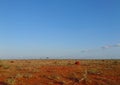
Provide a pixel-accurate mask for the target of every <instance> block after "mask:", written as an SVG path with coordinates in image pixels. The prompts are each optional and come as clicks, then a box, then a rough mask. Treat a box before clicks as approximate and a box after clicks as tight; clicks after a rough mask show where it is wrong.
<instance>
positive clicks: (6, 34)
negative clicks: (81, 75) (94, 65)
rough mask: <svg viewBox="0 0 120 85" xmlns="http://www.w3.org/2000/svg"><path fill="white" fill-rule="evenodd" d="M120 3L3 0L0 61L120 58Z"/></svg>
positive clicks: (102, 0)
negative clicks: (36, 58) (20, 58)
mask: <svg viewBox="0 0 120 85" xmlns="http://www.w3.org/2000/svg"><path fill="white" fill-rule="evenodd" d="M119 3H120V0H85V1H84V0H0V12H1V13H0V56H1V57H0V58H5V57H8V58H17V57H20V56H24V57H25V58H27V57H29V58H30V56H32V57H33V56H39V57H42V58H46V57H54V56H57V58H59V57H60V58H63V57H65V58H69V57H71V58H74V57H76V58H86V57H87V58H94V57H95V58H115V59H119V58H120V11H119V10H120V4H119ZM62 56H63V57H62Z"/></svg>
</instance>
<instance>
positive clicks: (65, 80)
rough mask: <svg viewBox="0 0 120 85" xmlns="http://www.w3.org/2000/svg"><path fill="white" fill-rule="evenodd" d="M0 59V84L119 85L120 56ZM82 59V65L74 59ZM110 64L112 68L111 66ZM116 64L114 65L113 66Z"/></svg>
mask: <svg viewBox="0 0 120 85" xmlns="http://www.w3.org/2000/svg"><path fill="white" fill-rule="evenodd" d="M12 61H13V62H14V63H11V61H0V65H1V66H0V82H1V83H0V85H1V84H2V83H4V84H2V85H119V83H120V81H119V80H120V77H119V75H120V66H119V65H120V63H119V61H118V60H117V62H116V61H113V60H104V61H103V60H30V63H28V62H29V61H28V60H27V61H24V60H19V61H15V60H12ZM76 61H79V62H80V64H79V65H77V64H76V65H75V62H76ZM108 67H109V68H110V69H108ZM113 68H114V69H113Z"/></svg>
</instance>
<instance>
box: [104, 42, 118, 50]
mask: <svg viewBox="0 0 120 85" xmlns="http://www.w3.org/2000/svg"><path fill="white" fill-rule="evenodd" d="M114 47H120V43H118V44H114V45H106V46H103V47H102V48H103V49H109V48H114Z"/></svg>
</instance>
